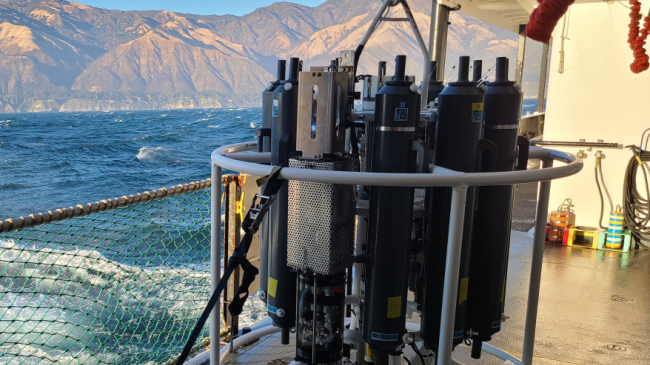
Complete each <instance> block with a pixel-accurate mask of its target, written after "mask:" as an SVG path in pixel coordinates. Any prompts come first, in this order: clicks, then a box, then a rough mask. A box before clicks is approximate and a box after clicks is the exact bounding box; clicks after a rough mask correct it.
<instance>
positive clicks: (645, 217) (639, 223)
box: [623, 146, 650, 248]
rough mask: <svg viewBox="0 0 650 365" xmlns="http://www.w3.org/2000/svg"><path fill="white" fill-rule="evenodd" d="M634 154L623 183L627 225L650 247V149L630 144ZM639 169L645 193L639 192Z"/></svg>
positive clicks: (641, 243)
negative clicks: (644, 149)
mask: <svg viewBox="0 0 650 365" xmlns="http://www.w3.org/2000/svg"><path fill="white" fill-rule="evenodd" d="M628 147H629V148H630V149H631V150H632V152H633V153H634V156H632V158H630V161H629V162H628V164H627V169H626V170H625V182H624V183H623V210H624V214H625V225H626V226H627V228H628V229H629V230H630V232H631V233H632V235H633V236H634V238H635V239H636V241H637V242H638V243H639V244H640V245H642V246H643V247H645V248H650V227H648V223H650V200H649V199H648V197H650V184H649V183H648V175H650V168H648V165H647V162H648V161H650V151H643V150H639V147H636V146H628ZM639 169H640V170H641V171H642V172H643V181H644V187H643V189H644V190H645V195H642V194H641V193H640V192H639V189H638V186H637V174H638V171H639Z"/></svg>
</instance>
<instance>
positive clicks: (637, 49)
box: [627, 0, 650, 74]
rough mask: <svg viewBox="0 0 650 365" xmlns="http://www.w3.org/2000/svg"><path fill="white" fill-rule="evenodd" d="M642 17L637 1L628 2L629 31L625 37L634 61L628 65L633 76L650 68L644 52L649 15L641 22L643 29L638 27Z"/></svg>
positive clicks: (649, 23) (649, 29)
mask: <svg viewBox="0 0 650 365" xmlns="http://www.w3.org/2000/svg"><path fill="white" fill-rule="evenodd" d="M642 17H643V16H641V3H640V2H639V0H630V25H629V28H630V31H629V33H628V36H627V43H629V44H630V49H632V51H633V55H634V61H633V62H632V64H631V65H630V69H631V70H632V72H634V73H635V74H638V73H641V72H643V71H646V70H647V69H648V67H650V63H648V58H649V57H648V55H647V54H646V50H645V41H646V39H647V38H648V32H649V31H650V14H649V15H647V16H646V17H645V19H644V20H643V28H641V27H640V25H639V24H640V22H641V18H642Z"/></svg>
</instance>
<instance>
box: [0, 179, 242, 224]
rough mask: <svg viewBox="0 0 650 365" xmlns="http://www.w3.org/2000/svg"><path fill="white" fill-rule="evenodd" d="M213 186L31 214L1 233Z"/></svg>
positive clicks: (179, 188)
mask: <svg viewBox="0 0 650 365" xmlns="http://www.w3.org/2000/svg"><path fill="white" fill-rule="evenodd" d="M235 180H237V176H232V175H224V176H223V177H222V179H221V184H229V183H231V182H233V181H235ZM211 186H212V180H210V179H207V180H201V181H193V182H190V183H187V184H183V185H177V186H172V187H170V188H169V189H168V188H162V189H160V190H153V191H151V192H149V191H145V192H144V193H138V194H136V195H129V196H126V195H124V196H122V197H121V198H115V199H108V200H101V201H98V202H95V203H88V204H86V205H81V204H79V205H77V206H75V207H69V208H61V209H56V210H54V211H48V212H47V213H38V214H30V215H28V216H27V217H19V218H14V219H7V220H5V221H4V222H2V221H0V233H6V232H11V231H16V230H20V229H24V228H30V227H36V226H39V225H42V224H48V223H52V222H60V221H64V220H67V219H72V218H77V217H83V216H86V215H90V214H95V213H98V212H105V211H108V210H113V209H117V208H122V207H127V206H129V205H133V204H139V203H144V202H148V201H152V200H158V199H164V198H167V197H170V196H175V195H181V194H186V193H189V192H192V191H197V190H202V189H207V188H209V187H211Z"/></svg>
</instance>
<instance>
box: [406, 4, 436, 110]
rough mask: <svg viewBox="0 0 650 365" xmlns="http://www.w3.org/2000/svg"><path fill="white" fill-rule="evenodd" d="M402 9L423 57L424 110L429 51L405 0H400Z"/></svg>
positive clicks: (426, 94)
mask: <svg viewBox="0 0 650 365" xmlns="http://www.w3.org/2000/svg"><path fill="white" fill-rule="evenodd" d="M402 8H404V13H405V14H406V18H407V19H408V22H409V24H411V29H413V35H415V39H416V40H417V41H418V45H419V46H420V51H421V52H422V55H423V56H424V66H423V67H424V75H423V76H422V97H421V99H420V100H422V104H421V107H422V108H424V107H426V105H427V96H428V93H429V88H428V86H429V51H428V50H427V45H426V44H425V43H424V39H422V34H420V29H419V28H418V24H417V23H416V22H415V19H414V18H413V13H412V12H411V8H410V7H409V5H408V3H407V2H406V0H402Z"/></svg>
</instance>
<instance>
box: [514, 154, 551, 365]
mask: <svg viewBox="0 0 650 365" xmlns="http://www.w3.org/2000/svg"><path fill="white" fill-rule="evenodd" d="M549 167H553V160H552V159H549V158H548V157H547V158H546V159H543V160H542V168H549ZM550 193H551V182H550V181H542V182H540V183H539V193H538V197H537V213H536V214H537V215H536V218H535V239H534V243H533V259H532V262H531V265H530V285H529V287H528V308H526V328H525V330H524V349H523V354H522V357H521V363H522V365H532V364H533V348H534V346H535V327H536V326H537V308H538V304H539V289H540V282H541V280H542V261H543V259H544V236H545V232H546V216H547V215H548V201H549V195H550Z"/></svg>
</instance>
